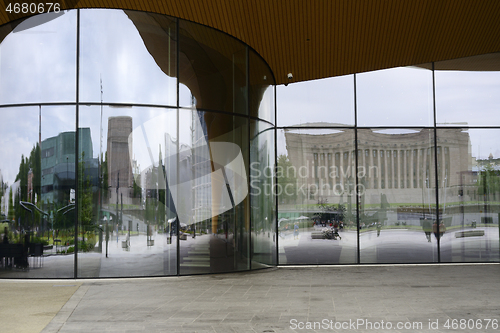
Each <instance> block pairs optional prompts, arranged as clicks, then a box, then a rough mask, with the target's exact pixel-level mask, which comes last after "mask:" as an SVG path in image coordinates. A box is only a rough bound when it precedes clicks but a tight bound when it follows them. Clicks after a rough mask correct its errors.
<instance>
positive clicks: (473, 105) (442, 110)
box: [434, 53, 500, 126]
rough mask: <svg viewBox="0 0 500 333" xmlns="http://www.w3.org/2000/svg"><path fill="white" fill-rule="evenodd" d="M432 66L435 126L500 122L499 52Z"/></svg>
mask: <svg viewBox="0 0 500 333" xmlns="http://www.w3.org/2000/svg"><path fill="white" fill-rule="evenodd" d="M434 66H435V69H436V71H435V77H436V118H437V123H438V124H437V125H438V126H456V125H459V126H462V125H464V124H465V125H475V126H495V125H497V126H498V125H500V112H499V110H500V93H499V91H500V53H494V54H487V55H481V56H476V57H470V58H462V59H455V60H449V61H442V62H437V63H435V65H434Z"/></svg>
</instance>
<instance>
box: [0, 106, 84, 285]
mask: <svg viewBox="0 0 500 333" xmlns="http://www.w3.org/2000/svg"><path fill="white" fill-rule="evenodd" d="M75 110H76V109H75V107H74V106H65V107H50V106H43V107H19V108H2V109H0V119H1V121H0V124H1V125H0V126H1V130H2V133H3V135H2V138H1V139H0V147H1V150H2V156H3V157H4V158H3V159H2V163H1V165H0V169H1V170H2V176H3V180H2V191H4V194H3V198H2V206H3V207H4V208H3V209H2V210H3V211H4V212H5V213H6V216H7V218H8V219H9V220H10V221H11V222H9V226H8V228H9V235H8V237H9V246H11V247H16V246H21V247H23V246H24V245H23V244H32V245H29V248H30V249H31V250H30V251H29V252H28V255H29V257H20V258H19V260H18V259H16V260H15V261H14V263H13V265H14V266H16V265H17V266H19V268H22V267H24V266H25V264H27V265H29V267H31V268H35V267H39V266H40V265H41V263H42V260H41V255H42V253H43V255H44V256H45V257H44V258H43V267H42V268H41V269H30V270H28V271H23V270H21V269H17V268H16V269H12V270H1V272H0V276H2V277H6V278H10V277H22V278H26V277H29V278H74V270H73V268H74V255H73V252H72V249H73V244H74V221H75V216H74V209H71V208H72V206H71V205H69V206H68V204H71V202H72V195H73V193H74V189H75V188H76V186H75V149H74V148H75ZM21 201H22V202H23V204H22V205H21ZM23 206H24V207H25V208H23ZM35 206H36V208H35ZM31 212H33V214H32V213H31ZM35 249H37V252H36V253H35Z"/></svg>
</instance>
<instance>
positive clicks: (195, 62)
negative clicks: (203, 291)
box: [179, 21, 248, 115]
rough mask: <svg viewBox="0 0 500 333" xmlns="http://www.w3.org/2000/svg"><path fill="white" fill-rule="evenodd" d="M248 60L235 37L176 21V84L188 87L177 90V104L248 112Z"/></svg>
mask: <svg viewBox="0 0 500 333" xmlns="http://www.w3.org/2000/svg"><path fill="white" fill-rule="evenodd" d="M247 59H248V57H247V48H246V46H245V45H244V44H243V43H241V42H239V41H237V40H236V39H233V38H230V37H229V36H227V35H224V34H221V33H220V32H219V31H216V30H213V29H207V28H206V27H204V26H201V25H199V24H196V23H192V22H187V21H179V83H180V84H182V85H184V86H186V87H187V88H188V89H181V90H180V91H179V94H180V95H179V100H180V103H181V104H180V106H190V105H191V104H194V105H196V107H197V108H198V109H199V110H201V109H204V110H217V111H225V112H230V113H238V114H245V115H247V114H248V97H247V96H248V93H247V90H248V89H247V88H248V87H247V61H248V60H247ZM190 95H192V97H191V96H190ZM193 102H194V103H193Z"/></svg>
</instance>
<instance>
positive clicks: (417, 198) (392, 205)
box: [358, 129, 438, 263]
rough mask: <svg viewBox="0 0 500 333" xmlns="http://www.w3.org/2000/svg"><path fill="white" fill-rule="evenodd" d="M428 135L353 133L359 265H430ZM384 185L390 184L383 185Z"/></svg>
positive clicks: (433, 255)
mask: <svg viewBox="0 0 500 333" xmlns="http://www.w3.org/2000/svg"><path fill="white" fill-rule="evenodd" d="M433 135H434V131H433V130H432V129H421V130H403V129H401V130H398V129H391V130H377V131H375V130H370V129H360V130H358V140H359V143H358V149H359V150H360V151H365V152H367V154H362V155H360V160H359V161H358V164H359V165H360V167H359V168H358V181H359V183H358V195H359V207H358V209H359V246H360V260H361V263H414V262H436V261H437V260H438V258H437V239H433V237H434V236H431V231H430V230H431V229H432V223H433V221H434V220H435V219H436V210H435V201H436V198H435V192H434V190H433V185H432V184H434V183H435V177H434V176H433V175H434V169H431V166H432V165H433V164H434V154H433V153H432V152H433V149H432V148H431V147H432V146H431V144H432V142H433V140H432V139H433ZM385 184H394V186H393V187H392V188H391V186H387V187H386V186H385Z"/></svg>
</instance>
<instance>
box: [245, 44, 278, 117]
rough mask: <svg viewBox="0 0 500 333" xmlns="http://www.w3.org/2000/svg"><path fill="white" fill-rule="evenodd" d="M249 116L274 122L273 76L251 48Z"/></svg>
mask: <svg viewBox="0 0 500 333" xmlns="http://www.w3.org/2000/svg"><path fill="white" fill-rule="evenodd" d="M249 70H250V93H249V94H250V116H253V117H258V118H260V119H264V120H267V121H269V122H271V123H274V122H275V119H274V118H275V112H274V104H275V103H274V97H275V96H274V86H273V85H274V84H275V82H274V76H273V73H272V72H271V70H270V69H269V66H268V65H267V64H266V63H265V62H264V60H263V59H262V58H261V57H259V56H258V55H257V54H256V53H255V52H254V51H253V50H250V51H249Z"/></svg>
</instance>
